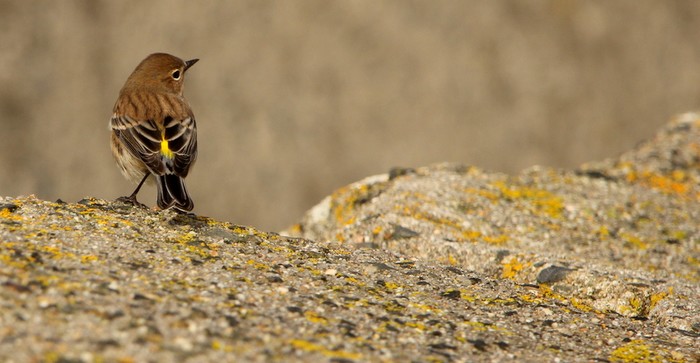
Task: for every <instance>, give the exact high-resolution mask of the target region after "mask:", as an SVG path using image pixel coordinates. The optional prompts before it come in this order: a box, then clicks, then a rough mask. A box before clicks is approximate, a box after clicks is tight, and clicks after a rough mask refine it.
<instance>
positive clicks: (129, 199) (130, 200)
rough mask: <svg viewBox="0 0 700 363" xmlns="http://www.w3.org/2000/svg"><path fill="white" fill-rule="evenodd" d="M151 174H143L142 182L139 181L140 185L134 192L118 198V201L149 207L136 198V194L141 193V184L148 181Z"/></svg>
mask: <svg viewBox="0 0 700 363" xmlns="http://www.w3.org/2000/svg"><path fill="white" fill-rule="evenodd" d="M149 176H150V174H149V173H146V175H144V176H143V179H141V182H140V183H139V185H137V186H136V189H135V190H134V192H133V193H131V195H130V196H128V197H119V198H117V202H122V203H127V204H131V205H135V206H138V207H142V208H146V209H148V207H146V206H145V205H144V204H141V203H139V201H138V200H136V194H138V193H139V190H141V186H142V185H143V183H144V182H145V181H146V179H148V177H149Z"/></svg>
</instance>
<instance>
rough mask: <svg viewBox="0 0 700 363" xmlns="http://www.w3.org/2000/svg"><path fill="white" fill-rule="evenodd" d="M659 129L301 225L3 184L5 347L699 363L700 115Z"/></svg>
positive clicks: (187, 357)
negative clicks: (553, 162) (34, 193)
mask: <svg viewBox="0 0 700 363" xmlns="http://www.w3.org/2000/svg"><path fill="white" fill-rule="evenodd" d="M659 135H660V136H658V137H657V138H656V139H654V140H652V141H650V142H649V143H646V144H643V145H641V146H640V148H639V149H637V150H634V151H631V152H630V153H627V154H625V155H623V156H621V157H620V158H619V159H615V160H610V161H606V162H602V163H599V164H596V165H594V166H585V167H582V168H581V169H580V170H576V171H563V170H551V169H545V168H533V169H530V170H528V171H526V172H523V173H522V174H521V175H518V176H515V177H509V176H506V175H502V174H495V173H486V172H484V171H481V170H479V169H477V168H474V167H464V166H455V165H437V166H432V167H425V168H418V169H415V170H414V169H395V170H393V171H392V172H391V173H389V174H387V175H381V176H377V177H372V178H369V179H365V180H364V181H361V182H358V183H355V184H353V185H350V186H348V187H345V188H342V189H340V190H338V191H337V192H335V193H334V194H333V195H331V196H329V197H328V198H327V199H326V200H324V202H322V203H321V204H319V205H318V206H316V207H315V208H313V209H312V210H310V211H309V213H308V214H307V215H306V216H305V218H304V220H303V221H302V222H301V223H300V224H298V225H296V226H294V227H293V228H291V229H290V231H288V232H285V234H296V235H297V236H303V237H304V238H298V237H286V236H283V235H279V234H275V233H267V232H262V231H259V230H256V229H255V228H250V227H242V226H236V225H233V224H230V223H225V222H219V221H215V220H212V219H210V218H206V217H198V216H189V215H178V214H175V213H172V212H169V211H152V210H147V209H140V208H134V207H132V206H128V205H124V204H119V203H112V202H106V201H103V200H99V199H93V198H87V199H85V200H82V201H80V202H78V203H64V202H56V203H52V202H46V201H41V200H38V199H36V198H34V197H31V196H30V197H17V198H13V197H5V198H0V361H3V362H5V361H7V362H27V361H47V362H59V361H63V362H65V361H71V362H93V361H105V362H117V361H120V362H130V361H134V362H142V361H158V362H160V361H193V362H212V361H241V362H246V361H250V362H268V361H279V362H288V361H329V362H352V361H357V362H361V361H362V362H364V361H395V362H406V361H416V362H428V361H503V360H516V361H554V360H557V359H558V360H561V361H590V360H599V361H611V362H635V361H670V362H695V361H698V360H699V359H700V353H698V351H699V350H698V346H700V344H699V343H700V316H699V312H700V307H699V305H698V304H699V301H700V287H699V285H700V243H699V242H698V240H699V239H700V236H699V234H698V233H699V232H698V227H697V221H699V220H700V219H699V218H698V217H700V215H699V213H700V207H699V206H698V204H699V203H698V197H699V196H700V195H699V194H698V190H699V189H698V183H697V181H698V180H700V178H699V177H698V176H699V173H698V163H697V160H698V159H697V155H698V150H700V148H698V142H699V140H700V122H699V121H697V118H696V117H695V116H689V115H686V116H683V117H682V118H681V119H680V120H679V121H675V122H673V123H671V124H670V125H669V126H668V127H667V128H666V129H664V130H662V132H661V133H660V134H659ZM669 149H672V150H675V151H671V152H669V151H668V150H669ZM654 150H656V151H654Z"/></svg>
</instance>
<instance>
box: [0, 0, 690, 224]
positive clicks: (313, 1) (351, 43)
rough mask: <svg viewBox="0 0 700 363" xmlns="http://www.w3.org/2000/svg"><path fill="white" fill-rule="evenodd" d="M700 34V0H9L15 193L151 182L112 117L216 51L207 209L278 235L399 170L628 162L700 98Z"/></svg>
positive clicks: (195, 186)
mask: <svg viewBox="0 0 700 363" xmlns="http://www.w3.org/2000/svg"><path fill="white" fill-rule="evenodd" d="M698 34H700V2H698V1H695V0H687V1H682V0H669V1H659V0H616V1H609V0H518V1H510V0H473V1H469V0H454V1H442V0H431V1H427V0H426V1H409V0H394V1H390V0H386V1H384V0H348V1H330V0H300V1H267V0H249V1H226V2H224V1H176V0H152V1H136V0H131V1H106V0H103V1H95V0H82V1H77V0H65V1H50V0H45V1H35V0H25V1H19V0H14V1H8V0H0V126H1V129H0V195H2V196H16V195H26V194H36V195H37V197H39V198H43V199H48V200H55V199H57V198H61V199H63V200H65V201H69V202H73V201H76V200H79V199H81V198H82V197H85V196H94V197H97V198H104V199H113V198H116V197H119V196H122V195H128V194H129V193H131V191H132V190H133V188H134V185H132V184H130V183H129V182H127V181H126V179H124V178H123V177H122V176H121V174H120V172H119V170H118V168H117V167H116V165H115V164H114V162H113V160H112V156H111V153H110V149H109V145H108V139H109V131H108V128H107V122H108V120H109V118H110V116H111V113H112V107H113V105H114V101H115V100H116V98H117V95H118V92H119V89H120V88H121V86H122V85H123V83H124V81H125V80H126V78H127V77H128V76H129V74H130V73H131V71H132V70H133V69H134V67H135V66H136V65H137V64H138V63H139V62H140V61H141V60H142V59H143V58H144V57H145V56H146V55H148V54H150V53H153V52H157V51H163V52H169V53H172V54H174V55H177V56H179V57H181V58H184V59H190V58H200V62H199V63H197V65H196V66H194V67H193V68H192V69H191V70H190V72H189V73H188V75H187V82H186V87H185V95H186V97H187V98H188V100H189V101H190V104H191V105H192V108H193V109H194V112H195V115H196V116H197V122H198V128H199V145H200V153H199V159H198V162H197V165H196V166H195V168H194V169H193V171H192V172H191V173H190V176H189V177H188V178H187V186H188V188H189V190H190V192H191V194H192V196H193V199H194V201H195V205H196V206H195V210H194V212H196V213H197V214H201V215H207V216H212V217H216V218H219V219H223V220H227V221H231V222H233V223H236V224H246V225H253V226H256V227H259V228H262V229H266V230H278V229H282V228H284V227H286V226H288V225H289V224H291V223H294V222H296V221H297V220H298V219H299V218H300V217H301V215H302V214H303V212H304V211H306V210H307V209H308V208H310V207H311V206H313V205H314V204H316V203H317V202H318V201H320V200H321V199H322V198H323V197H324V196H326V195H328V194H330V193H332V192H333V190H335V189H336V188H338V187H341V186H343V185H345V184H348V183H351V182H354V181H356V180H359V179H361V178H363V177H366V176H369V175H374V174H378V173H383V172H387V171H388V170H389V169H390V168H391V167H394V166H404V167H417V166H422V165H427V164H431V163H436V162H442V161H454V162H461V163H465V164H471V165H475V166H478V167H480V168H484V169H487V170H491V171H501V172H507V173H517V172H518V171H519V170H521V169H523V168H526V167H529V166H532V165H535V164H539V165H546V166H553V167H566V168H571V167H575V166H577V165H578V164H580V163H582V162H585V161H588V160H595V159H601V158H605V157H610V156H615V155H616V154H618V153H620V152H622V151H624V150H627V149H629V148H631V147H633V146H634V145H635V144H636V143H637V142H639V141H641V140H643V139H645V138H648V137H650V136H651V135H652V134H653V132H654V131H655V130H656V129H657V128H658V127H660V126H661V125H662V124H663V123H664V122H665V121H666V120H668V119H669V118H670V117H671V116H673V115H674V114H677V113H681V112H684V111H689V110H696V109H698V104H699V103H700V40H698V39H699V38H698ZM154 189H155V188H154V187H153V186H150V187H147V188H146V190H145V191H142V194H141V195H140V198H139V199H140V200H141V201H142V202H144V203H146V204H148V205H155V193H154Z"/></svg>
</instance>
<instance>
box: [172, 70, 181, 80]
mask: <svg viewBox="0 0 700 363" xmlns="http://www.w3.org/2000/svg"><path fill="white" fill-rule="evenodd" d="M171 75H172V77H173V79H174V80H176V81H177V80H179V79H180V70H179V69H176V70H174V71H173V73H172V74H171Z"/></svg>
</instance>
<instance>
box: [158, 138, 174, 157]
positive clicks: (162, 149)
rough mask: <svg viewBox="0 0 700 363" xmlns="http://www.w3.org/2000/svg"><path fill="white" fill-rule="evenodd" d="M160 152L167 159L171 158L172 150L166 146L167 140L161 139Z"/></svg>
mask: <svg viewBox="0 0 700 363" xmlns="http://www.w3.org/2000/svg"><path fill="white" fill-rule="evenodd" d="M160 153H161V154H162V155H163V156H165V157H166V158H168V159H172V158H173V151H172V150H170V147H168V140H165V139H163V140H162V141H161V142H160Z"/></svg>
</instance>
